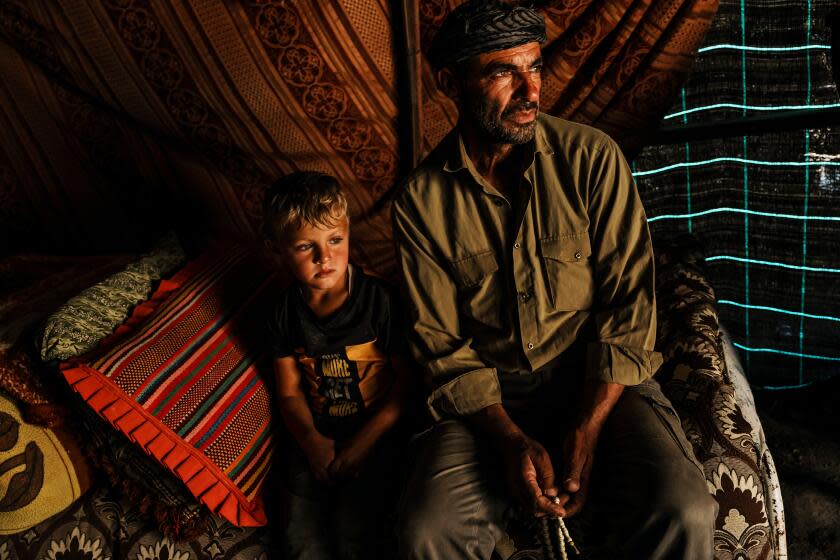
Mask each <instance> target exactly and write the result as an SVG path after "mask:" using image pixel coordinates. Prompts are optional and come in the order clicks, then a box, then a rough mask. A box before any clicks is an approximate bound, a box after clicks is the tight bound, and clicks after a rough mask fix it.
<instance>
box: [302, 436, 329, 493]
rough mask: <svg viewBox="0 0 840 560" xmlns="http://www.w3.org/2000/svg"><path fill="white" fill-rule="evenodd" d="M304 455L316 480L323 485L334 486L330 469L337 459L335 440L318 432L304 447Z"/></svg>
mask: <svg viewBox="0 0 840 560" xmlns="http://www.w3.org/2000/svg"><path fill="white" fill-rule="evenodd" d="M303 453H304V454H305V455H306V460H307V462H309V468H310V469H312V474H313V475H315V479H316V480H317V481H318V482H320V483H321V484H332V483H333V478H332V476H331V475H330V471H329V469H330V464H331V463H332V462H333V460H334V459H335V440H332V439H330V438H328V437H324V436H322V435H321V434H319V433H317V432H316V433H315V434H313V435H312V436H311V437H310V438H309V439H307V441H306V443H305V444H304V445H303Z"/></svg>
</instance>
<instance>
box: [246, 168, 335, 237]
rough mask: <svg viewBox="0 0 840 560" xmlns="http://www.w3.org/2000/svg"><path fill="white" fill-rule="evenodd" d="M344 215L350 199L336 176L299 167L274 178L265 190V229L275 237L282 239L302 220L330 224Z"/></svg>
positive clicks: (316, 225)
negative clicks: (293, 171) (266, 190)
mask: <svg viewBox="0 0 840 560" xmlns="http://www.w3.org/2000/svg"><path fill="white" fill-rule="evenodd" d="M344 217H347V199H346V198H345V197H344V193H342V192H341V187H340V186H339V184H338V181H337V180H336V179H335V177H332V176H331V175H327V174H326V173H320V172H317V171H297V172H295V173H291V174H289V175H285V176H283V177H281V178H280V179H278V180H277V181H275V182H274V184H273V185H271V187H269V189H268V192H266V195H265V203H264V205H263V231H264V233H265V235H266V236H267V237H268V238H269V239H271V240H272V241H283V240H284V239H285V238H286V236H287V235H288V234H289V231H290V230H291V229H292V228H299V227H301V226H302V225H303V224H309V225H311V226H314V227H328V228H331V227H335V225H336V223H337V222H338V220H340V219H341V218H344Z"/></svg>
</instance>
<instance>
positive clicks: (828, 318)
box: [718, 299, 840, 323]
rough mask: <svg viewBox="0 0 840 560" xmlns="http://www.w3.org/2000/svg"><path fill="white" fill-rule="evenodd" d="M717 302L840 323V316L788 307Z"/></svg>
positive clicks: (726, 301)
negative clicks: (806, 311) (816, 313)
mask: <svg viewBox="0 0 840 560" xmlns="http://www.w3.org/2000/svg"><path fill="white" fill-rule="evenodd" d="M718 304H720V305H732V306H735V307H740V308H742V309H758V310H761V311H770V312H772V313H782V314H784V315H794V316H796V317H802V318H807V319H822V320H824V321H835V322H837V323H840V317H833V316H831V315H813V314H811V313H804V312H801V311H791V310H789V309H779V308H778V307H766V306H764V305H747V304H745V303H740V302H737V301H732V300H728V299H719V300H718Z"/></svg>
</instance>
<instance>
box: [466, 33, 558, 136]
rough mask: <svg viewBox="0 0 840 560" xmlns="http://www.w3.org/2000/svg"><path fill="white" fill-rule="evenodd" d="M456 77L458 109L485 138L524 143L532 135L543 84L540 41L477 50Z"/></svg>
mask: <svg viewBox="0 0 840 560" xmlns="http://www.w3.org/2000/svg"><path fill="white" fill-rule="evenodd" d="M456 79H457V80H460V88H459V89H460V92H459V104H460V110H461V111H462V112H463V113H464V117H466V118H467V119H469V120H470V122H471V124H472V125H473V126H475V127H476V129H477V130H479V131H480V132H483V133H484V135H485V136H486V138H487V140H488V141H490V142H493V143H500V144H524V143H525V142H530V141H531V140H532V139H533V138H534V130H535V129H536V126H537V121H536V119H537V112H538V111H539V108H540V88H541V86H542V56H541V53H540V45H539V43H526V44H524V45H520V46H518V47H513V48H510V49H506V50H503V51H495V52H489V53H483V54H480V55H478V56H476V57H475V58H473V59H471V60H470V61H468V63H467V65H466V72H465V74H464V75H463V76H459V77H456Z"/></svg>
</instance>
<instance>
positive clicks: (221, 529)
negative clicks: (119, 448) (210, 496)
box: [0, 486, 278, 560]
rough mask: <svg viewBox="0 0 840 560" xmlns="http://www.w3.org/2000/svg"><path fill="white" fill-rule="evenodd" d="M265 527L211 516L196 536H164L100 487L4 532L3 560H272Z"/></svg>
mask: <svg viewBox="0 0 840 560" xmlns="http://www.w3.org/2000/svg"><path fill="white" fill-rule="evenodd" d="M277 557H278V556H277V555H276V554H272V552H271V550H270V548H269V532H268V530H266V528H264V527H263V528H258V529H253V528H246V529H242V528H239V527H234V526H233V525H231V524H230V523H227V522H226V521H222V520H221V519H219V518H216V517H214V518H212V519H210V521H209V522H208V525H207V529H206V530H205V531H204V532H203V533H202V534H201V535H199V536H198V537H196V538H195V539H192V540H190V541H185V542H175V541H172V540H170V539H169V538H167V537H165V536H163V534H161V533H160V532H159V531H158V530H157V529H156V528H155V527H154V526H153V525H152V524H150V523H149V521H148V517H147V516H146V515H144V514H143V513H141V512H140V511H139V509H138V506H137V505H136V503H134V502H132V501H130V500H128V499H127V498H126V497H125V496H122V497H120V496H118V495H117V494H116V493H115V492H114V491H112V490H109V489H108V488H105V487H102V486H98V487H95V488H94V489H92V490H91V491H90V492H88V493H87V494H85V495H84V496H83V497H82V498H81V499H80V500H77V501H76V502H75V503H74V504H73V505H72V506H70V507H69V508H68V509H66V510H64V511H63V512H62V513H60V514H59V515H56V516H55V517H51V518H50V519H47V520H46V521H44V522H42V523H40V524H38V525H36V526H35V527H32V528H31V529H28V530H26V531H23V532H21V533H17V534H15V535H12V536H9V537H4V536H0V560H124V559H128V558H130V559H131V560H227V559H236V560H269V559H271V558H277Z"/></svg>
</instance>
